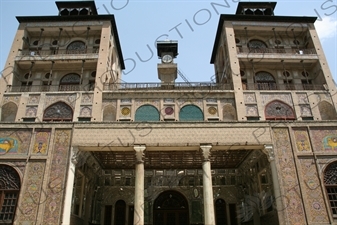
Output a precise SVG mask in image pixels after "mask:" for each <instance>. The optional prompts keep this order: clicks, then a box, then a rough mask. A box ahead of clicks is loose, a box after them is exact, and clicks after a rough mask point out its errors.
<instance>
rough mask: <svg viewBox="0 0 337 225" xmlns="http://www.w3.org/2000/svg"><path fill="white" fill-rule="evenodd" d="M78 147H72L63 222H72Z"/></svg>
mask: <svg viewBox="0 0 337 225" xmlns="http://www.w3.org/2000/svg"><path fill="white" fill-rule="evenodd" d="M77 154H78V147H75V146H73V147H71V156H70V157H69V169H68V172H67V174H68V177H67V184H66V185H67V186H66V188H65V198H64V206H63V217H62V224H70V215H71V206H72V204H71V202H72V201H71V200H72V196H73V186H74V180H75V167H76V164H77V162H78V158H77Z"/></svg>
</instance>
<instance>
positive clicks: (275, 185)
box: [262, 145, 284, 224]
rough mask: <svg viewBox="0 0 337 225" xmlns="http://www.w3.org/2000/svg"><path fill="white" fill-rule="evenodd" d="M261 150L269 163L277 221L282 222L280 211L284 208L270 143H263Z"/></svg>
mask: <svg viewBox="0 0 337 225" xmlns="http://www.w3.org/2000/svg"><path fill="white" fill-rule="evenodd" d="M262 151H263V152H264V153H265V154H266V155H267V158H268V161H269V163H270V169H271V174H272V179H273V189H274V195H275V201H276V210H277V212H278V218H279V222H280V224H283V223H282V218H283V216H281V215H280V213H282V212H283V211H284V210H283V206H282V199H281V191H280V184H279V181H278V175H277V168H276V163H275V154H274V148H273V146H272V145H264V149H263V150H262Z"/></svg>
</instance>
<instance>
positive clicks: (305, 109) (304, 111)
mask: <svg viewBox="0 0 337 225" xmlns="http://www.w3.org/2000/svg"><path fill="white" fill-rule="evenodd" d="M300 108H301V116H302V117H311V116H312V113H311V108H310V105H301V106H300Z"/></svg>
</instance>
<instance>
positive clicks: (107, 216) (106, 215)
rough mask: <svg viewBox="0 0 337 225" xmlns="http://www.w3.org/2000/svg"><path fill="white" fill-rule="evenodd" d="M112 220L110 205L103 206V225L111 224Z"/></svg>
mask: <svg viewBox="0 0 337 225" xmlns="http://www.w3.org/2000/svg"><path fill="white" fill-rule="evenodd" d="M111 221H112V205H106V206H105V212H104V225H111Z"/></svg>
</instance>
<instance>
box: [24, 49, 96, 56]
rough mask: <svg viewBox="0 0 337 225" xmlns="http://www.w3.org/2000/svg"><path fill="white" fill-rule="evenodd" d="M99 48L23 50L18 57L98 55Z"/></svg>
mask: <svg viewBox="0 0 337 225" xmlns="http://www.w3.org/2000/svg"><path fill="white" fill-rule="evenodd" d="M98 51H99V49H98V48H87V49H79V50H67V49H47V50H40V49H38V48H37V49H29V50H21V51H19V54H18V56H22V57H23V56H30V57H36V56H47V55H79V54H98Z"/></svg>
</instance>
